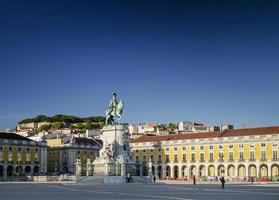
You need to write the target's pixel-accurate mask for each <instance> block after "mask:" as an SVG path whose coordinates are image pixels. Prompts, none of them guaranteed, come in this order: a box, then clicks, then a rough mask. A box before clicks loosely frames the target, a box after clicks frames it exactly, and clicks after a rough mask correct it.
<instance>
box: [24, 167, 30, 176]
mask: <svg viewBox="0 0 279 200" xmlns="http://www.w3.org/2000/svg"><path fill="white" fill-rule="evenodd" d="M25 173H26V174H30V173H31V167H30V166H26V167H25Z"/></svg>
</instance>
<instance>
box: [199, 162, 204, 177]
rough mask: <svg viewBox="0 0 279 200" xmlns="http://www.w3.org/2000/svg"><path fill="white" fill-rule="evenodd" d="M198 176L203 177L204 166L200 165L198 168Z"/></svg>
mask: <svg viewBox="0 0 279 200" xmlns="http://www.w3.org/2000/svg"><path fill="white" fill-rule="evenodd" d="M199 176H200V177H204V176H205V166H204V165H201V166H200V167H199Z"/></svg>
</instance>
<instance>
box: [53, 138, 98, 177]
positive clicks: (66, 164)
mask: <svg viewBox="0 0 279 200" xmlns="http://www.w3.org/2000/svg"><path fill="white" fill-rule="evenodd" d="M47 144H48V172H49V173H54V174H57V173H72V174H73V173H75V163H76V160H77V159H79V160H80V162H81V168H82V174H85V173H86V172H85V171H86V163H87V162H88V159H89V160H90V162H92V161H94V160H95V158H96V157H97V156H98V154H99V150H100V149H101V147H102V142H101V141H100V140H97V139H93V138H86V137H73V136H67V137H63V138H57V139H50V140H47Z"/></svg>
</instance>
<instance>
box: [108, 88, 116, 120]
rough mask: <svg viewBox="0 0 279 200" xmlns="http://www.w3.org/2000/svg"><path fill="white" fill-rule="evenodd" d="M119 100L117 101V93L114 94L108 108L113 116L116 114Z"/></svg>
mask: <svg viewBox="0 0 279 200" xmlns="http://www.w3.org/2000/svg"><path fill="white" fill-rule="evenodd" d="M117 103H118V102H117V100H116V93H115V92H114V93H113V94H112V98H111V100H110V102H109V107H108V110H109V112H110V113H111V114H112V115H115V112H116V106H117Z"/></svg>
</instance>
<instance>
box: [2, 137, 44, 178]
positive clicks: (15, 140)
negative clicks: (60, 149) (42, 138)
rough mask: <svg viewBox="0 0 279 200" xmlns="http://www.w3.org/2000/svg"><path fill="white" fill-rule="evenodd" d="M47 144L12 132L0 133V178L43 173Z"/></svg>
mask: <svg viewBox="0 0 279 200" xmlns="http://www.w3.org/2000/svg"><path fill="white" fill-rule="evenodd" d="M46 172H47V145H46V143H44V142H35V141H32V140H30V139H28V138H26V137H22V136H20V135H17V134H14V133H5V132H4V133H0V178H1V179H4V180H6V179H7V178H9V177H14V176H27V175H31V174H45V173H46Z"/></svg>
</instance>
